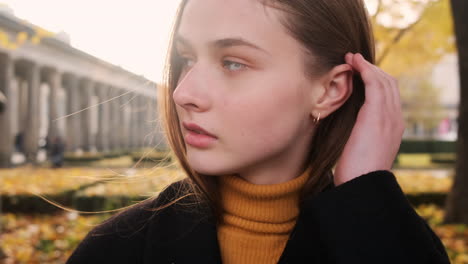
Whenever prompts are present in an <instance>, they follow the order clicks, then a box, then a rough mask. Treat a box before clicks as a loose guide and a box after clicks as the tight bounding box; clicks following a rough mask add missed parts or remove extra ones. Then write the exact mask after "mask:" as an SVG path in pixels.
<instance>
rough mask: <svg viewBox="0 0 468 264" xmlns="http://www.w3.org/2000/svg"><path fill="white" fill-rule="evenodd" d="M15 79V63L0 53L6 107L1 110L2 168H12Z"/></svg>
mask: <svg viewBox="0 0 468 264" xmlns="http://www.w3.org/2000/svg"><path fill="white" fill-rule="evenodd" d="M12 79H13V62H12V61H11V58H10V56H8V54H4V53H0V92H1V94H3V96H5V97H4V99H5V101H4V105H3V106H2V107H1V108H2V109H1V110H0V135H2V136H1V137H0V167H1V168H4V167H10V166H11V163H10V162H11V155H12V154H13V144H14V135H13V133H12V131H11V128H12V127H11V123H12V120H11V118H12V114H13V113H14V111H15V110H14V109H11V105H12V103H11V102H9V99H10V94H11V90H10V89H11V82H12Z"/></svg>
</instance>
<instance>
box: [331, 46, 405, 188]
mask: <svg viewBox="0 0 468 264" xmlns="http://www.w3.org/2000/svg"><path fill="white" fill-rule="evenodd" d="M345 60H346V63H348V64H349V65H351V66H352V67H353V69H354V70H355V71H356V72H358V73H360V75H361V77H362V80H363V81H364V85H365V101H364V104H363V106H362V108H361V109H360V111H359V113H358V116H357V120H356V124H355V125H354V128H353V130H352V132H351V135H350V138H349V140H348V142H347V143H346V145H345V148H344V150H343V154H342V155H341V157H340V158H339V160H338V163H337V165H336V168H335V176H334V182H335V186H338V185H340V184H342V183H345V182H347V181H349V180H352V179H354V178H356V177H359V176H361V175H363V174H366V173H369V172H372V171H376V170H391V168H392V164H393V162H394V160H395V157H396V155H397V153H398V150H399V148H400V144H401V139H402V136H403V132H404V130H405V125H404V120H403V115H402V111H401V102H400V91H399V88H398V83H397V80H396V79H395V78H393V77H392V76H390V75H388V74H387V73H385V72H384V71H382V70H381V69H380V68H378V67H377V66H375V65H373V64H371V63H370V62H368V61H366V60H365V59H364V58H363V57H362V55H361V54H352V53H348V54H346V57H345ZM350 85H352V80H350Z"/></svg>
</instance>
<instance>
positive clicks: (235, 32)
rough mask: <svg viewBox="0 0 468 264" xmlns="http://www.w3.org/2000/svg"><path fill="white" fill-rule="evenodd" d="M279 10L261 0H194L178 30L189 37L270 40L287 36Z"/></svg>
mask: <svg viewBox="0 0 468 264" xmlns="http://www.w3.org/2000/svg"><path fill="white" fill-rule="evenodd" d="M279 12H280V11H278V10H277V9H274V8H271V7H268V6H265V5H264V4H262V1H259V0H223V1H220V0H191V1H188V3H187V5H186V7H185V9H184V12H183V14H182V18H181V23H180V25H179V28H178V30H177V32H176V34H177V35H178V36H182V37H183V38H184V39H187V40H189V41H192V40H193V41H195V40H206V41H207V42H212V41H216V40H217V39H225V38H233V37H234V38H242V39H246V40H250V41H253V42H260V43H267V42H270V41H277V38H281V37H283V38H284V37H285V35H286V30H284V27H283V26H282V24H281V22H280V20H279V16H280V14H279Z"/></svg>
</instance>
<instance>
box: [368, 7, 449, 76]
mask: <svg viewBox="0 0 468 264" xmlns="http://www.w3.org/2000/svg"><path fill="white" fill-rule="evenodd" d="M368 1H370V2H369V3H371V2H372V1H371V0H368ZM373 2H374V3H375V5H376V8H375V10H374V11H373V13H372V14H371V17H372V24H373V28H374V35H375V40H376V48H377V50H376V64H377V65H378V66H379V67H381V68H382V69H383V70H384V71H386V72H388V73H389V74H391V75H393V76H395V77H397V78H398V77H400V76H402V75H403V76H410V75H412V74H416V75H420V74H421V73H423V72H427V71H428V70H430V68H431V67H432V66H433V65H434V63H437V62H438V61H440V59H441V58H442V57H443V56H444V55H446V54H448V53H453V52H455V45H454V38H453V28H452V18H451V14H450V4H449V0H392V1H389V0H373Z"/></svg>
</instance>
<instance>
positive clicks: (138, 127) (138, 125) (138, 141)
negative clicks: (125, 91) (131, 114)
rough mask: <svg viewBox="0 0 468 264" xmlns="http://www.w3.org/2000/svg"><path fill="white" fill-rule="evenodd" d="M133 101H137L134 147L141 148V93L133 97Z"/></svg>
mask: <svg viewBox="0 0 468 264" xmlns="http://www.w3.org/2000/svg"><path fill="white" fill-rule="evenodd" d="M135 101H136V102H137V109H136V113H135V114H136V133H135V134H136V147H137V148H139V149H140V148H141V147H142V146H143V144H142V142H143V131H142V130H143V129H142V127H143V118H142V116H143V115H142V112H143V103H142V101H141V95H138V96H137V97H135Z"/></svg>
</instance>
